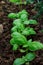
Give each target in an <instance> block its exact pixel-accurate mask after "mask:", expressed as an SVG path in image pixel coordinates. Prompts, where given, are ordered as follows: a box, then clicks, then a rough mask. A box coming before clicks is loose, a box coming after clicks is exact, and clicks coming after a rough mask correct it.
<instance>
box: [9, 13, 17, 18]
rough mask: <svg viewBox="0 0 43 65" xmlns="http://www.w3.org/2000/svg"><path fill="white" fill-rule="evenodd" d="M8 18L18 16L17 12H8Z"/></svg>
mask: <svg viewBox="0 0 43 65" xmlns="http://www.w3.org/2000/svg"><path fill="white" fill-rule="evenodd" d="M8 18H10V19H13V18H17V14H16V13H10V14H8Z"/></svg>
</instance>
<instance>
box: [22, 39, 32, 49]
mask: <svg viewBox="0 0 43 65" xmlns="http://www.w3.org/2000/svg"><path fill="white" fill-rule="evenodd" d="M31 42H32V39H29V40H28V43H29V44H30V43H31ZM28 43H27V44H25V45H23V47H24V48H27V47H28Z"/></svg>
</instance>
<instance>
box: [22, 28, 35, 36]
mask: <svg viewBox="0 0 43 65" xmlns="http://www.w3.org/2000/svg"><path fill="white" fill-rule="evenodd" d="M22 34H23V35H34V34H36V32H35V31H34V29H33V28H30V27H27V28H26V29H24V31H23V32H22Z"/></svg>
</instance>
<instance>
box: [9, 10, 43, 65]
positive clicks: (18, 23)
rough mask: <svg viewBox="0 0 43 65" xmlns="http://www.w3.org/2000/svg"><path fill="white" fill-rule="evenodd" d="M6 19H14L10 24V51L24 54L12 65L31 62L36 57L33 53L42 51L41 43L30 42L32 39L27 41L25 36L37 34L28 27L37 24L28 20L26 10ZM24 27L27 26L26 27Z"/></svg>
mask: <svg viewBox="0 0 43 65" xmlns="http://www.w3.org/2000/svg"><path fill="white" fill-rule="evenodd" d="M13 15H14V16H13ZM25 15H26V16H25ZM8 17H9V18H10V19H13V18H14V21H13V23H12V24H13V27H12V29H11V37H12V38H11V40H10V44H11V45H12V47H13V48H12V49H13V50H14V51H16V50H19V51H20V52H21V53H26V55H25V56H22V58H17V59H15V60H14V63H13V65H22V64H24V63H26V62H29V61H32V60H33V59H34V58H35V57H36V55H35V54H34V52H35V51H37V50H40V49H43V44H42V43H40V42H38V41H32V39H29V40H28V39H27V36H29V35H36V34H37V33H36V31H35V30H34V29H33V28H31V27H29V25H30V24H32V25H37V24H38V22H37V21H36V20H33V19H31V20H30V19H29V20H28V13H27V11H26V10H22V11H20V12H18V13H14V14H9V15H8ZM26 25H28V27H27V26H26ZM20 47H22V48H20ZM28 51H30V52H28ZM31 51H33V52H31Z"/></svg>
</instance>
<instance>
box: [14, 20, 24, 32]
mask: <svg viewBox="0 0 43 65" xmlns="http://www.w3.org/2000/svg"><path fill="white" fill-rule="evenodd" d="M13 25H16V27H17V31H18V32H22V31H23V30H24V29H25V26H24V24H22V22H21V20H20V19H16V20H15V21H13ZM14 29H15V28H14V27H13V30H14Z"/></svg>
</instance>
